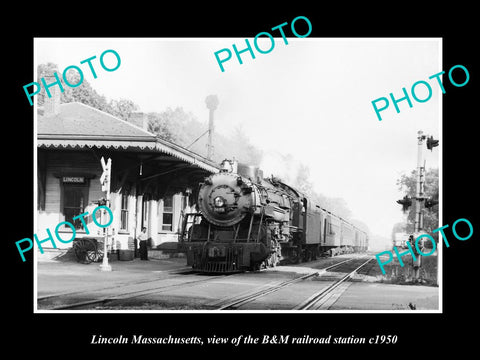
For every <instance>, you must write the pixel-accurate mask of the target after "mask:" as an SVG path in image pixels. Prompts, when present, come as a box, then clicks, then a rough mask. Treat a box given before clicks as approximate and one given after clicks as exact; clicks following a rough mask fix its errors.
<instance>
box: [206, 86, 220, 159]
mask: <svg viewBox="0 0 480 360" xmlns="http://www.w3.org/2000/svg"><path fill="white" fill-rule="evenodd" d="M205 103H206V104H207V108H208V110H209V117H208V144H207V147H208V150H207V159H209V160H212V157H213V130H214V123H213V112H214V111H215V110H216V109H217V106H218V98H217V95H208V96H207V98H206V99H205Z"/></svg>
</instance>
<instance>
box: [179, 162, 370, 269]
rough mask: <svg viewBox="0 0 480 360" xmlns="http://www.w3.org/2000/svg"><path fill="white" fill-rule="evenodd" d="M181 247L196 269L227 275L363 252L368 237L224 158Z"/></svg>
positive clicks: (201, 193) (188, 221)
mask: <svg viewBox="0 0 480 360" xmlns="http://www.w3.org/2000/svg"><path fill="white" fill-rule="evenodd" d="M197 207H198V210H199V211H198V212H195V213H191V214H186V215H185V217H184V221H183V224H182V231H181V236H180V244H181V246H182V247H183V249H184V251H185V252H186V254H187V264H188V265H189V266H192V268H193V269H194V270H197V271H200V272H210V273H215V272H217V273H231V272H240V271H248V270H259V269H262V268H266V267H275V266H277V265H279V264H280V263H282V264H285V263H298V262H300V261H311V260H314V259H316V258H317V257H319V256H325V255H330V256H333V255H336V254H340V253H350V252H363V251H365V250H366V249H367V247H368V237H367V234H366V233H365V232H364V231H362V230H360V229H358V228H356V227H355V226H353V225H352V224H350V223H349V222H347V221H345V220H344V219H342V218H340V217H339V216H336V215H335V214H332V213H331V212H330V211H328V210H326V209H323V208H321V207H320V206H318V205H315V204H313V203H312V202H311V201H310V200H309V199H308V198H307V197H306V196H304V195H303V194H301V193H300V192H299V191H297V190H295V189H294V188H292V187H291V186H289V185H287V184H285V183H283V182H282V181H280V180H279V179H276V178H274V177H273V176H272V177H271V178H265V179H264V178H263V173H262V171H261V170H260V169H258V168H256V167H252V166H245V165H241V164H238V163H237V162H232V161H229V160H224V161H223V162H222V165H221V170H220V172H219V173H216V174H213V175H211V176H209V177H207V178H205V180H204V182H203V183H201V184H200V186H199V190H198V202H197Z"/></svg>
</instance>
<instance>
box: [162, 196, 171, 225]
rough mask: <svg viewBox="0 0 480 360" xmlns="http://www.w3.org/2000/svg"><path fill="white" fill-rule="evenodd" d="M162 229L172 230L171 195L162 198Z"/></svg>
mask: <svg viewBox="0 0 480 360" xmlns="http://www.w3.org/2000/svg"><path fill="white" fill-rule="evenodd" d="M162 230H164V231H173V196H165V197H164V198H163V222H162Z"/></svg>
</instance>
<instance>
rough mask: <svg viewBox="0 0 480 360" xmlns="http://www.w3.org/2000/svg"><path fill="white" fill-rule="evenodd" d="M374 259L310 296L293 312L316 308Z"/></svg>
mask: <svg viewBox="0 0 480 360" xmlns="http://www.w3.org/2000/svg"><path fill="white" fill-rule="evenodd" d="M372 260H373V259H372V258H370V259H368V260H367V261H365V262H363V263H362V264H361V265H360V266H358V267H357V268H355V270H353V271H351V272H350V273H348V274H346V275H345V276H343V277H342V278H340V279H339V280H337V281H335V282H333V283H332V284H330V285H328V286H327V287H326V288H324V289H322V290H320V291H318V292H316V293H315V294H313V295H312V296H310V297H309V298H308V299H306V300H305V301H303V302H302V303H300V304H298V305H297V306H295V307H294V308H293V310H311V309H312V308H313V307H315V306H316V305H317V304H318V303H319V302H320V301H321V300H323V299H324V298H325V297H326V296H327V295H329V294H330V293H331V292H332V291H334V290H335V289H336V288H337V287H338V286H340V284H342V283H343V282H345V281H347V280H348V279H350V278H351V277H352V276H353V275H355V274H356V273H357V271H358V270H360V269H361V268H362V267H364V266H365V265H367V264H368V263H369V262H370V261H372Z"/></svg>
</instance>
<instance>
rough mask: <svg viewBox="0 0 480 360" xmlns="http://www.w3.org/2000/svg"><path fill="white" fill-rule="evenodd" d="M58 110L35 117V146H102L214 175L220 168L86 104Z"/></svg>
mask: <svg viewBox="0 0 480 360" xmlns="http://www.w3.org/2000/svg"><path fill="white" fill-rule="evenodd" d="M58 109H59V110H58V113H57V114H48V115H44V114H40V113H39V114H38V115H37V147H39V148H63V149H83V148H92V147H97V148H102V147H103V148H106V149H114V150H115V149H119V150H128V151H133V152H158V153H164V154H168V155H170V156H173V157H175V158H177V159H180V160H183V161H185V162H187V163H190V164H194V165H196V166H198V167H200V168H202V169H204V170H207V171H210V172H217V171H218V169H219V167H218V165H217V164H215V163H213V162H212V161H210V160H208V159H206V158H204V157H203V156H201V155H199V154H197V153H194V152H192V151H190V150H187V149H185V148H183V147H181V146H179V145H176V144H174V143H171V142H169V141H166V140H163V139H160V138H158V137H157V136H156V135H155V134H153V133H151V132H149V131H147V130H144V129H143V128H141V127H138V126H136V125H134V124H132V123H130V122H128V121H125V120H122V119H119V118H117V117H115V116H113V115H110V114H108V113H106V112H103V111H101V110H98V109H95V108H93V107H90V106H88V105H85V104H82V103H79V102H72V103H64V104H60V106H59V108H58Z"/></svg>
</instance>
